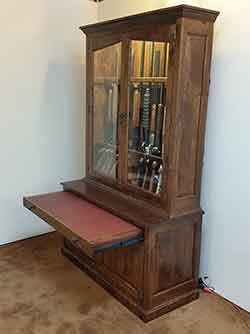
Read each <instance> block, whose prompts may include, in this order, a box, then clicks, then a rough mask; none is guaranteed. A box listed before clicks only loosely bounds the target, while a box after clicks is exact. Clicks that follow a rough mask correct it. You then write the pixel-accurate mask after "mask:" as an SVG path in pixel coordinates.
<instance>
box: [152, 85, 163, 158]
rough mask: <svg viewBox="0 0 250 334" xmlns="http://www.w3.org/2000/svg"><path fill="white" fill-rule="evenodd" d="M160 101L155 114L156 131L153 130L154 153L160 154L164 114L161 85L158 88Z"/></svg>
mask: <svg viewBox="0 0 250 334" xmlns="http://www.w3.org/2000/svg"><path fill="white" fill-rule="evenodd" d="M159 100H160V103H159V104H158V108H157V115H156V131H155V133H156V134H155V146H154V148H153V150H152V151H153V152H154V154H160V152H161V142H162V126H163V116H164V106H163V103H162V102H163V85H161V89H160V98H159Z"/></svg>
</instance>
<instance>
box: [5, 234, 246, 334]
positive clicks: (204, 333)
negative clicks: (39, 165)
mask: <svg viewBox="0 0 250 334" xmlns="http://www.w3.org/2000/svg"><path fill="white" fill-rule="evenodd" d="M59 246H60V239H59V238H58V235H57V234H56V233H52V234H50V235H46V236H42V237H38V238H34V239H30V240H26V241H22V242H18V243H15V244H12V245H8V246H5V247H2V248H0V269H1V276H0V334H41V333H44V334H99V333H100V334H125V333H126V334H134V333H135V334H142V333H143V334H144V333H146V334H156V333H157V334H182V333H183V334H184V333H185V334H208V333H211V334H217V333H218V334H224V333H226V334H245V333H248V334H249V333H250V330H249V328H248V327H247V325H246V323H245V322H244V321H248V322H249V323H250V317H249V318H248V316H246V315H243V314H242V313H239V312H238V311H237V310H236V309H235V308H234V307H233V306H231V305H230V304H229V303H227V302H225V301H224V300H222V299H220V298H218V297H215V296H213V295H208V294H202V295H201V298H200V299H199V300H198V301H195V302H193V303H191V304H189V305H187V306H184V307H182V308H180V309H178V310H176V311H173V312H171V313H169V314H167V315H165V316H163V317H161V318H159V319H157V320H154V321H152V322H150V323H148V324H144V323H143V322H142V321H141V320H139V319H137V317H136V316H134V315H133V314H132V313H130V312H129V311H128V310H127V309H126V308H125V307H124V306H122V305H121V304H120V303H119V302H118V301H116V300H115V299H114V298H113V297H112V296H110V295H109V294H108V293H107V292H105V291H104V290H103V289H102V288H101V287H100V286H98V285H97V284H96V283H94V282H93V281H92V280H91V279H90V278H89V277H87V276H86V275H85V274H84V273H83V272H81V271H80V270H78V269H77V268H76V267H74V266H73V265H72V264H71V263H70V262H68V260H66V259H65V258H64V257H62V255H61V254H60V251H59V249H60V247H59ZM243 317H244V318H243Z"/></svg>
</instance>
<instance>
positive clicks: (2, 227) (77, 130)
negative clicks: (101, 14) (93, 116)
mask: <svg viewBox="0 0 250 334" xmlns="http://www.w3.org/2000/svg"><path fill="white" fill-rule="evenodd" d="M96 19H97V8H96V5H95V4H94V3H92V2H89V1H88V0H71V1H66V0H64V1H62V0H60V1H59V0H52V1H51V0H40V1H39V0H37V1H33V0H23V1H17V0H8V1H3V2H1V11H0V25H1V28H0V40H1V62H0V73H1V75H0V152H1V153H0V179H1V182H0V244H4V243H7V242H10V241H14V240H18V239H22V238H26V237H30V236H33V235H36V234H39V233H43V232H46V231H48V230H49V228H48V225H47V224H45V223H43V222H42V221H41V220H39V219H38V218H36V217H35V216H34V215H33V214H31V213H30V212H28V211H27V210H26V209H24V208H23V207H22V197H23V195H30V194H37V193H43V192H49V191H55V190H58V189H61V187H60V185H59V182H60V181H64V180H69V179H72V178H77V177H81V176H82V175H83V173H84V164H83V153H84V143H83V132H84V119H83V111H84V107H83V106H84V101H83V100H84V93H83V92H84V80H83V61H84V57H83V44H84V43H83V35H82V33H81V32H80V30H79V29H78V26H79V25H82V24H85V23H89V22H94V21H95V20H96Z"/></svg>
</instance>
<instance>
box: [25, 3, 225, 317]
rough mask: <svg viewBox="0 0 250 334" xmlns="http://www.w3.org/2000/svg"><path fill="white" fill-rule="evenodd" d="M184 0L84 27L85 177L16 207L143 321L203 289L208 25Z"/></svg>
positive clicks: (207, 13) (212, 16) (209, 14)
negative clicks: (54, 234)
mask: <svg viewBox="0 0 250 334" xmlns="http://www.w3.org/2000/svg"><path fill="white" fill-rule="evenodd" d="M218 14H219V13H218V12H216V11H212V10H207V9H202V8H198V7H191V6H186V5H181V6H176V7H170V8H165V9H161V10H157V11H153V12H147V13H143V14H139V15H135V16H130V17H126V18H121V19H116V20H112V21H107V22H103V23H97V24H92V25H88V26H84V27H81V28H80V29H81V30H82V31H83V32H84V33H85V34H86V43H87V52H86V63H87V79H86V82H87V107H86V114H87V120H86V148H87V150H86V151H87V153H86V164H87V167H86V169H87V170H86V176H85V177H84V178H83V179H81V180H75V181H69V182H64V183H62V185H63V191H61V192H58V193H53V194H45V195H40V196H33V197H25V198H24V205H25V206H26V207H27V208H28V209H30V210H31V211H32V212H34V213H35V214H36V215H38V216H39V217H41V218H42V219H44V220H45V221H47V222H48V223H49V224H51V225H52V226H54V227H55V228H56V229H57V230H58V231H59V232H60V233H61V234H62V236H63V248H62V251H63V254H64V255H65V256H67V257H68V258H69V259H70V260H71V261H72V262H74V263H75V264H76V265H78V266H79V267H80V268H81V269H83V270H84V271H85V272H87V273H88V274H89V275H90V276H92V277H93V278H94V279H95V280H96V281H98V282H99V283H100V284H101V285H102V286H104V287H105V288H106V289H107V290H108V291H110V292H111V293H112V294H113V295H114V296H116V297H117V298H118V299H119V300H120V301H121V302H122V303H124V304H125V305H126V306H127V307H128V308H129V309H130V310H131V311H133V312H134V313H135V314H137V315H138V316H139V317H140V318H142V319H143V320H144V321H149V320H151V319H153V318H156V317H158V316H160V315H162V314H164V313H166V312H168V311H170V310H172V309H174V308H176V307H178V306H180V305H183V304H186V303H188V302H190V301H192V300H194V299H196V298H198V296H199V292H198V271H199V258H200V239H201V221H202V214H203V212H202V209H201V207H200V185H201V172H202V164H203V148H204V133H205V122H206V112H207V102H208V90H209V82H210V64H211V52H212V41H213V25H214V21H215V20H216V17H217V15H218Z"/></svg>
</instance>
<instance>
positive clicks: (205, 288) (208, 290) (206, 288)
mask: <svg viewBox="0 0 250 334" xmlns="http://www.w3.org/2000/svg"><path fill="white" fill-rule="evenodd" d="M207 278H208V277H204V279H205V280H206V279H207ZM199 286H200V288H201V289H202V290H203V291H204V292H205V293H208V294H210V295H213V296H216V297H219V298H222V299H223V301H224V302H225V303H226V304H227V305H230V306H233V307H234V310H237V316H238V318H239V319H240V320H241V322H242V323H243V324H244V325H245V326H246V328H247V329H248V330H249V331H250V324H249V323H248V322H247V321H246V320H245V318H244V317H243V316H242V311H243V310H242V309H241V308H240V307H239V306H238V305H236V304H235V303H233V302H231V301H229V300H227V299H225V298H223V297H221V296H220V295H218V294H217V293H216V292H215V289H214V288H213V287H211V286H209V285H208V284H206V283H205V282H204V280H203V279H202V278H199Z"/></svg>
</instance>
